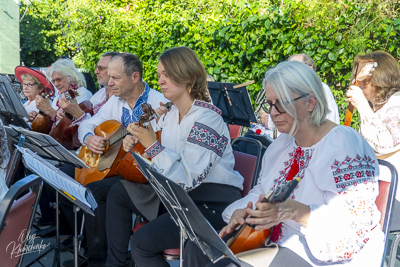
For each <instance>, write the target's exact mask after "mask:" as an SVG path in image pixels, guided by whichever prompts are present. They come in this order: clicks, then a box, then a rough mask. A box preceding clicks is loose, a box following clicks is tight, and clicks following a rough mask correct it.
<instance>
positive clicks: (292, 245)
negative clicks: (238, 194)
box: [184, 61, 384, 266]
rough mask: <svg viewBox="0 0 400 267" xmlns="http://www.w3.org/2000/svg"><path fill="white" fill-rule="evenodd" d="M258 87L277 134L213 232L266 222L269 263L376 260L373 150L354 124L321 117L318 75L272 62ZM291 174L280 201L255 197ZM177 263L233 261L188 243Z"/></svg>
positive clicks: (379, 236)
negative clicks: (253, 181) (246, 188)
mask: <svg viewBox="0 0 400 267" xmlns="http://www.w3.org/2000/svg"><path fill="white" fill-rule="evenodd" d="M263 85H264V88H265V89H266V100H267V103H268V104H269V108H268V109H269V110H268V111H269V113H270V115H271V119H272V120H273V122H274V124H275V125H276V127H277V128H278V130H279V132H281V133H282V134H281V135H280V136H279V137H278V138H277V139H276V140H275V141H274V142H273V143H272V144H271V145H270V146H269V147H268V149H267V151H266V152H265V154H264V157H263V163H262V166H263V168H262V170H261V173H260V179H259V181H258V184H257V185H256V186H255V187H254V188H253V189H252V190H251V191H250V192H249V194H248V195H247V196H246V197H244V198H242V199H240V200H238V201H236V202H234V203H233V204H231V205H230V206H229V207H227V209H225V211H224V213H223V218H224V220H225V221H226V222H228V225H227V226H226V227H225V228H224V229H222V231H221V232H220V236H221V237H224V236H225V235H227V234H230V233H233V232H234V231H235V229H236V228H237V227H238V226H240V225H244V224H252V225H255V229H256V230H261V229H269V228H271V241H272V242H274V243H276V244H277V245H278V246H279V252H278V254H277V256H276V257H275V259H274V260H273V261H272V263H271V265H270V266H310V265H311V266H317V265H321V264H322V265H323V264H325V263H329V264H335V263H339V264H343V263H346V264H349V266H379V265H380V263H381V260H382V254H383V246H384V236H383V232H382V231H381V227H380V225H379V220H380V212H379V211H378V209H377V207H376V205H375V199H376V197H377V195H378V191H379V190H378V183H377V176H378V172H379V168H378V162H377V160H376V157H375V155H374V152H373V150H372V149H371V147H370V146H369V145H368V143H367V142H366V141H365V140H364V139H363V138H362V137H361V136H360V135H359V134H358V133H357V132H356V131H355V130H354V129H352V128H350V127H344V126H338V125H337V124H335V123H333V122H331V121H329V120H326V119H325V116H326V114H327V112H328V109H327V105H326V100H325V96H324V93H323V89H322V86H321V81H320V79H319V78H318V76H317V75H316V73H315V72H314V71H312V70H311V69H310V68H309V67H308V66H307V65H305V64H303V63H300V62H296V61H290V62H283V63H280V64H278V65H277V66H276V67H275V68H272V69H270V70H269V71H268V72H267V73H266V75H265V79H264V81H263ZM296 177H299V178H300V179H301V182H300V183H299V184H298V185H297V186H296V187H295V189H294V190H293V191H292V193H291V194H290V196H289V198H288V199H287V200H286V201H284V202H282V203H277V204H270V203H264V202H261V200H262V199H263V196H264V195H265V194H267V193H269V192H270V191H271V190H272V192H277V191H278V190H279V188H280V187H284V186H285V185H286V184H287V183H289V181H291V180H292V179H294V178H296ZM184 262H186V266H233V265H229V264H231V263H230V260H229V259H223V260H221V261H219V262H217V263H216V264H212V263H210V261H209V259H208V258H206V257H205V256H204V255H203V254H202V252H201V251H199V250H198V249H197V247H196V246H195V245H194V244H193V243H191V244H189V245H188V246H187V247H186V250H185V260H184ZM207 264H209V265H207ZM263 266H268V264H267V263H265V264H264V265H263Z"/></svg>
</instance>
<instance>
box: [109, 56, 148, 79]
mask: <svg viewBox="0 0 400 267" xmlns="http://www.w3.org/2000/svg"><path fill="white" fill-rule="evenodd" d="M119 57H120V58H121V59H122V62H123V63H124V72H125V74H126V75H127V76H128V77H131V76H132V74H133V73H134V72H135V71H137V72H139V75H140V79H142V77H143V63H142V61H140V59H139V58H138V57H137V56H136V55H134V54H131V53H117V55H115V56H114V57H113V58H111V60H114V59H116V58H119Z"/></svg>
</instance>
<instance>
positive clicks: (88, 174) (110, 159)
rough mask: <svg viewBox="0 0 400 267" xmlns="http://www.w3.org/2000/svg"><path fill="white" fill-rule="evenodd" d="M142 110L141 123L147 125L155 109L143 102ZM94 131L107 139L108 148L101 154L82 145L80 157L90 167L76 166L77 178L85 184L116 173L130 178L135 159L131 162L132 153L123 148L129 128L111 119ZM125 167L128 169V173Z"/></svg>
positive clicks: (137, 145) (158, 137)
mask: <svg viewBox="0 0 400 267" xmlns="http://www.w3.org/2000/svg"><path fill="white" fill-rule="evenodd" d="M142 110H143V112H144V114H142V116H140V118H139V125H141V126H146V125H147V124H148V123H149V121H151V120H152V119H153V118H154V116H156V115H155V114H153V113H151V112H154V111H153V109H152V108H151V106H150V105H149V104H147V103H144V104H142ZM94 133H95V135H97V136H100V137H103V138H105V139H106V148H105V150H104V152H103V154H101V155H100V154H95V153H93V152H92V151H91V150H89V149H88V148H87V147H86V146H82V148H81V151H80V152H79V155H78V157H79V158H80V159H81V160H83V161H84V162H85V163H86V165H88V166H89V167H90V169H86V168H85V169H84V168H82V169H78V168H76V169H75V180H76V181H78V182H79V183H81V184H83V185H87V184H89V183H91V182H94V181H98V180H102V179H104V178H107V177H112V176H116V175H121V176H123V177H124V178H125V179H129V178H130V177H129V176H130V175H131V174H129V169H130V165H132V163H133V161H130V163H129V156H126V155H128V154H131V153H126V152H125V151H124V149H123V148H122V141H123V138H124V137H125V136H126V135H128V134H130V133H129V132H128V130H127V129H126V128H125V127H124V126H123V125H122V124H121V123H119V122H118V121H115V120H110V121H106V122H103V123H102V124H100V125H99V126H97V127H96V128H95V130H94ZM156 135H158V136H157V140H159V139H160V136H161V135H160V132H157V133H156ZM135 147H137V148H135V149H138V148H139V147H143V146H142V145H141V144H140V143H138V144H136V145H135ZM143 151H144V148H143ZM142 153H143V152H142ZM124 156H125V160H124V161H126V162H125V163H124V164H123V165H121V166H120V163H121V161H122V159H123V158H124ZM135 163H136V162H135ZM117 169H119V172H117ZM125 169H127V171H128V173H126V170H125ZM133 171H135V173H136V171H138V170H137V169H134V170H133ZM132 176H134V177H136V178H137V177H138V175H136V174H132ZM141 179H144V177H143V178H141ZM146 182H147V181H146Z"/></svg>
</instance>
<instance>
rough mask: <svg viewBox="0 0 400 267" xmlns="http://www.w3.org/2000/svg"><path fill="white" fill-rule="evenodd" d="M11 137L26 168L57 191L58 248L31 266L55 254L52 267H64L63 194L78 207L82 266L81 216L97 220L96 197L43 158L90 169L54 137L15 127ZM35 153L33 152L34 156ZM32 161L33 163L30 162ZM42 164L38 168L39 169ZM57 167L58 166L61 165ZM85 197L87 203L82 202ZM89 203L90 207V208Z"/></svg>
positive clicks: (36, 260) (75, 238)
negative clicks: (89, 215) (62, 239)
mask: <svg viewBox="0 0 400 267" xmlns="http://www.w3.org/2000/svg"><path fill="white" fill-rule="evenodd" d="M5 128H6V132H7V134H9V135H10V136H11V138H12V139H13V140H14V141H16V142H17V143H18V146H17V149H18V150H19V151H20V152H21V154H23V158H24V160H25V165H27V168H29V169H30V170H31V171H33V172H34V173H36V174H38V175H40V177H42V178H43V180H44V181H45V182H47V183H48V184H49V185H50V186H51V187H53V188H54V189H55V190H56V202H55V203H53V207H54V208H55V209H56V246H55V247H52V248H50V249H49V250H47V251H46V252H44V253H43V254H42V255H41V256H39V257H38V258H37V259H35V260H34V261H32V262H31V263H29V264H28V265H27V266H30V265H32V264H34V263H35V262H38V261H39V260H40V259H41V258H42V257H44V256H45V255H47V254H48V253H50V252H51V251H52V250H54V251H55V256H54V260H53V265H52V266H58V267H59V266H60V234H59V216H58V215H59V201H58V197H59V193H61V194H63V195H64V196H65V197H66V198H67V199H69V200H70V201H71V202H73V203H74V208H73V209H74V210H73V211H74V215H75V229H74V259H75V266H78V233H77V232H78V230H77V212H78V211H79V210H80V209H82V210H83V211H84V212H85V213H89V214H91V215H93V216H94V213H93V212H92V210H93V209H95V208H96V207H97V203H96V201H95V200H94V197H93V196H92V194H91V193H90V191H89V190H87V189H86V188H85V187H84V186H83V185H81V184H80V183H78V182H76V181H75V179H73V178H71V177H69V176H68V175H66V174H65V173H63V172H62V171H60V170H59V169H58V168H57V167H55V166H53V165H51V164H50V163H49V162H48V161H46V160H44V159H42V158H41V156H43V157H45V158H48V159H53V160H56V161H57V162H59V164H62V163H69V164H72V165H74V166H75V167H77V168H82V167H85V168H89V167H88V166H87V165H86V164H85V163H84V162H83V161H82V160H81V159H79V158H78V157H77V156H76V155H75V154H74V153H71V152H70V151H68V150H67V149H66V148H64V147H63V146H62V145H61V144H59V143H58V142H57V141H55V140H54V139H53V138H52V137H51V136H49V135H47V134H42V133H38V132H33V131H28V130H26V129H23V128H21V127H16V126H14V125H11V126H10V127H7V126H5ZM32 151H33V152H32ZM27 158H28V159H30V161H29V160H28V159H27ZM29 163H30V164H29ZM37 164H38V165H37ZM59 164H57V165H59ZM82 195H85V197H84V198H85V199H87V201H86V202H84V201H82V199H83V197H82ZM88 203H89V204H90V205H88Z"/></svg>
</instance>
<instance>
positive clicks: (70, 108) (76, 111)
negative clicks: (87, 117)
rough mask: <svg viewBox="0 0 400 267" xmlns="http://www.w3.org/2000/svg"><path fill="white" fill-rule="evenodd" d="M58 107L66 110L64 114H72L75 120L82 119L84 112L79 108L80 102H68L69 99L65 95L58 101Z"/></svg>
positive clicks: (74, 100) (73, 100)
mask: <svg viewBox="0 0 400 267" xmlns="http://www.w3.org/2000/svg"><path fill="white" fill-rule="evenodd" d="M58 106H59V107H60V108H62V109H63V110H64V112H67V113H69V114H71V115H72V116H73V117H74V118H76V119H78V118H80V117H81V116H82V115H83V114H84V112H83V111H82V110H81V108H80V107H79V104H78V102H77V101H76V99H72V100H71V101H68V99H67V98H66V97H65V95H64V94H63V95H62V97H61V99H60V100H59V101H58Z"/></svg>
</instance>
